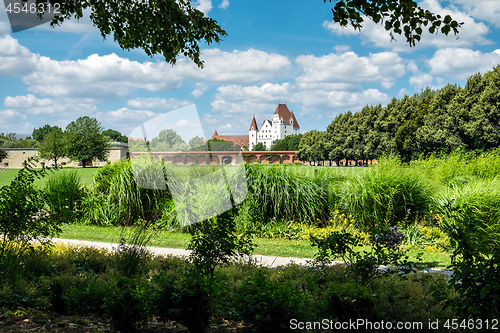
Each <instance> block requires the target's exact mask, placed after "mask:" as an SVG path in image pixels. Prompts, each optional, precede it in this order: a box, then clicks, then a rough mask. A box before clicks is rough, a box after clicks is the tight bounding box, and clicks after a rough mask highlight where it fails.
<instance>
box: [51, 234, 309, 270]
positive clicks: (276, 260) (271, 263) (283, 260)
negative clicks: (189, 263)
mask: <svg viewBox="0 0 500 333" xmlns="http://www.w3.org/2000/svg"><path fill="white" fill-rule="evenodd" d="M52 241H54V242H60V243H64V244H68V245H69V244H71V245H85V246H94V247H100V248H104V249H107V250H109V251H114V250H115V249H116V248H117V247H118V245H119V244H117V243H102V242H91V241H82V240H76V239H63V238H53V239H52ZM147 249H148V250H149V251H150V252H151V253H152V254H155V255H163V256H167V255H172V256H176V257H188V256H189V254H190V253H191V251H189V250H184V249H171V248H164V247H153V246H148V247H147ZM252 259H253V260H255V262H256V263H257V264H261V265H263V266H268V267H278V266H286V265H288V264H290V263H292V262H293V263H296V264H299V265H306V264H307V261H308V260H311V259H307V258H292V257H270V256H262V255H252Z"/></svg>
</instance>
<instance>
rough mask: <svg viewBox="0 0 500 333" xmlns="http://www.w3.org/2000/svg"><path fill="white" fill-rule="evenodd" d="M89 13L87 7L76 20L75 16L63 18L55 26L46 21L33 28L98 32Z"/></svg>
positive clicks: (85, 32) (55, 30) (72, 31)
mask: <svg viewBox="0 0 500 333" xmlns="http://www.w3.org/2000/svg"><path fill="white" fill-rule="evenodd" d="M90 14H91V10H90V9H88V8H87V9H85V10H84V11H83V17H82V18H81V19H79V20H77V19H75V18H71V19H66V20H64V22H63V23H62V24H61V25H59V26H55V27H54V28H52V27H51V26H50V23H49V22H47V23H44V24H41V25H39V26H37V27H35V28H34V29H40V30H52V31H54V32H70V33H84V34H87V33H98V34H100V32H99V29H97V27H95V26H94V25H93V24H92V21H91V20H90Z"/></svg>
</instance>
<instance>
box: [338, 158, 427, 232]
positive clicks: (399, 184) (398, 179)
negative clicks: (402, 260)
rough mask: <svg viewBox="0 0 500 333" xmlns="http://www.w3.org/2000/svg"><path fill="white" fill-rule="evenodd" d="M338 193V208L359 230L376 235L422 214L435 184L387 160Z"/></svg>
mask: <svg viewBox="0 0 500 333" xmlns="http://www.w3.org/2000/svg"><path fill="white" fill-rule="evenodd" d="M339 191H340V193H339V194H338V195H337V196H338V198H339V202H338V205H337V207H338V209H339V210H340V211H342V212H344V213H347V214H351V215H353V216H354V220H355V222H356V227H358V228H359V229H361V230H363V231H366V232H377V231H380V230H386V229H387V228H389V227H390V226H393V225H396V224H398V223H401V222H403V223H404V224H406V225H407V224H411V223H413V222H414V221H415V220H417V218H418V217H419V216H422V215H425V214H426V213H427V212H428V210H429V206H430V204H431V202H432V201H431V196H432V194H433V192H434V184H433V183H432V181H430V180H429V179H428V178H426V177H424V175H423V174H421V173H419V172H418V171H416V170H414V169H413V170H412V169H408V168H404V167H403V166H401V165H399V163H397V161H395V160H388V161H385V162H384V161H381V162H380V164H379V165H378V166H376V167H374V168H371V169H369V170H367V171H366V172H364V173H363V174H360V175H359V176H357V177H353V178H351V180H349V181H347V182H346V183H344V185H343V186H342V187H340V188H339Z"/></svg>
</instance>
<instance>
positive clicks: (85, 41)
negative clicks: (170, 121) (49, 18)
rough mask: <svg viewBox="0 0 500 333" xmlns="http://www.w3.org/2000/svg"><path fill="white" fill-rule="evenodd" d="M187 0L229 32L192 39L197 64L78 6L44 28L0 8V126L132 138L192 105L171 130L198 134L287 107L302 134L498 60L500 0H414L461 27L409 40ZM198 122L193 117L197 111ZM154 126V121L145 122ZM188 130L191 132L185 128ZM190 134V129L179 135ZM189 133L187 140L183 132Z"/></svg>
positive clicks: (325, 6)
mask: <svg viewBox="0 0 500 333" xmlns="http://www.w3.org/2000/svg"><path fill="white" fill-rule="evenodd" d="M194 5H195V6H196V7H198V8H199V9H200V10H201V11H203V12H204V13H205V14H206V15H208V16H210V17H212V18H213V19H215V20H217V22H218V23H219V24H220V25H221V27H222V28H223V29H224V30H225V31H226V32H227V34H228V35H227V36H226V37H224V38H223V40H222V41H221V42H220V43H219V44H211V45H207V44H203V43H202V44H201V48H202V54H201V58H202V60H203V61H204V63H205V68H204V69H199V68H197V66H196V65H195V64H194V63H192V62H191V61H190V60H188V59H185V58H182V57H180V58H179V59H178V61H177V63H176V64H175V65H171V64H169V63H167V62H166V61H165V60H164V58H163V57H162V56H161V55H158V56H154V57H149V56H147V55H146V54H145V53H144V52H143V51H142V50H138V49H135V50H131V51H127V50H125V51H124V50H122V49H121V48H120V47H119V45H118V44H117V43H115V42H114V41H113V38H112V37H108V38H107V39H105V40H104V39H103V38H102V37H101V35H100V33H99V31H98V30H97V29H96V28H95V27H93V26H92V23H91V22H90V20H89V19H88V16H89V15H88V14H89V12H85V13H84V14H85V16H84V18H82V19H81V20H80V21H77V20H69V21H66V22H65V23H63V24H62V25H61V26H59V27H56V28H51V27H50V26H49V24H48V23H46V24H42V25H40V26H38V27H35V28H32V29H28V30H24V31H21V32H16V33H13V32H12V29H11V27H10V25H9V20H8V17H7V14H6V11H5V7H3V6H2V8H0V132H9V133H10V132H16V133H26V134H31V133H32V131H33V129H34V128H38V127H41V126H43V125H45V124H50V125H52V126H53V125H57V126H59V127H62V128H65V127H66V125H67V124H68V123H70V122H71V121H73V120H75V119H77V118H78V117H81V116H89V117H95V118H97V119H98V120H99V121H100V122H101V123H102V125H103V127H104V128H106V129H107V128H111V129H115V130H118V131H120V132H122V133H123V134H125V135H129V134H131V133H132V132H133V130H134V129H136V128H138V127H140V126H142V124H143V123H146V122H148V121H149V122H150V123H151V120H152V119H154V118H155V117H158V116H162V115H163V114H165V113H167V112H170V111H171V110H177V109H180V108H183V107H186V106H189V105H192V104H194V106H195V107H196V110H197V112H198V116H199V119H200V121H198V120H196V119H195V120H192V113H189V114H190V117H191V118H190V119H191V120H189V119H184V121H178V122H177V123H176V126H177V127H178V128H175V129H176V130H178V131H179V132H184V133H190V132H192V133H195V132H196V133H197V134H198V133H199V131H191V130H190V128H192V126H193V124H196V125H197V126H199V124H201V126H202V128H203V132H204V135H205V138H210V137H211V135H212V134H213V132H214V130H217V131H218V133H219V134H247V133H248V129H249V127H250V123H251V120H252V116H255V117H256V119H257V122H258V124H259V125H260V124H262V122H263V121H264V119H271V118H272V114H273V113H274V111H275V109H276V107H277V105H278V104H279V103H286V104H287V106H288V108H289V109H290V110H292V111H293V112H294V113H295V115H296V118H297V121H298V122H299V124H300V127H301V132H302V133H305V132H307V131H309V130H312V129H318V130H325V128H326V126H327V125H328V124H329V123H330V122H331V121H332V120H333V118H334V117H335V116H336V115H338V114H339V113H344V112H347V111H353V112H355V111H359V110H360V109H361V108H362V107H363V106H365V105H377V104H382V105H386V104H387V103H388V102H390V100H391V99H392V98H393V97H396V98H401V97H403V96H404V95H405V94H408V95H413V94H414V93H417V92H419V91H421V90H422V89H425V88H426V87H431V88H433V89H438V88H441V87H443V86H445V85H446V84H448V83H452V84H458V85H460V86H463V85H464V84H465V82H466V79H467V78H468V77H469V76H471V75H473V74H476V73H478V72H480V73H485V72H487V71H488V70H491V69H492V68H493V67H494V66H496V65H498V64H499V63H500V44H499V43H500V33H499V32H500V20H498V17H499V15H500V1H498V0H475V1H472V0H451V1H438V0H423V1H421V2H419V5H420V6H422V7H423V8H426V9H429V10H431V11H433V12H436V13H440V14H441V15H443V16H444V15H446V14H450V15H451V16H452V17H453V18H454V19H456V20H457V21H459V22H464V24H463V27H462V29H461V30H460V33H459V34H458V35H457V36H455V35H453V34H451V35H449V36H444V35H438V34H432V35H431V34H429V33H424V35H423V36H422V41H421V42H420V43H417V45H416V46H415V47H409V46H408V44H406V42H405V39H404V37H401V36H397V37H396V39H397V40H396V41H391V37H390V35H389V32H387V31H386V30H384V28H383V26H381V25H375V24H374V23H372V22H371V21H366V22H365V24H364V28H363V29H362V30H361V31H356V30H354V29H353V28H351V27H348V28H343V27H341V26H339V25H337V24H335V23H334V22H333V21H332V18H331V7H332V5H331V4H330V3H328V2H327V3H324V1H322V0H315V1H310V0H309V1H305V0H302V1H299V0H292V1H283V0H273V1H262V0H253V1H237V0H198V1H195V2H194ZM195 118H196V117H195ZM153 122H154V121H153ZM193 135H194V134H193ZM188 136H189V134H188ZM185 139H189V138H185Z"/></svg>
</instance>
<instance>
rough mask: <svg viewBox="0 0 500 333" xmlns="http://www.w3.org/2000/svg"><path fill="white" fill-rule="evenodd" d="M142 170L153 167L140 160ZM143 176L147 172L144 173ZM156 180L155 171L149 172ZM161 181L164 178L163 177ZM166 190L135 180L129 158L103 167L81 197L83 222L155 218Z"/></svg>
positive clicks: (122, 222)
mask: <svg viewBox="0 0 500 333" xmlns="http://www.w3.org/2000/svg"><path fill="white" fill-rule="evenodd" d="M142 163H144V165H143V168H144V170H156V166H155V165H150V166H151V168H148V165H146V164H148V163H153V162H152V161H147V160H144V161H143V162H142ZM143 176H144V177H147V176H148V175H144V174H143ZM151 177H153V178H155V181H157V175H151ZM164 181H165V180H164ZM163 185H165V184H163ZM168 200H170V193H169V191H168V189H167V188H165V189H155V188H153V189H151V188H143V187H141V186H139V185H138V184H137V182H136V177H134V172H133V170H132V165H131V162H130V161H124V162H119V163H118V164H116V165H111V166H108V167H104V168H103V169H102V171H101V169H100V170H99V171H98V172H96V176H95V182H94V185H93V189H92V190H91V193H90V195H89V197H88V199H87V200H85V201H84V203H83V205H84V210H85V216H84V222H85V223H89V224H95V225H120V226H123V225H132V224H134V223H135V222H136V221H137V220H138V219H143V220H145V221H155V220H157V219H159V218H160V217H161V216H162V214H163V210H164V206H165V204H166V202H167V201H168Z"/></svg>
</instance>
